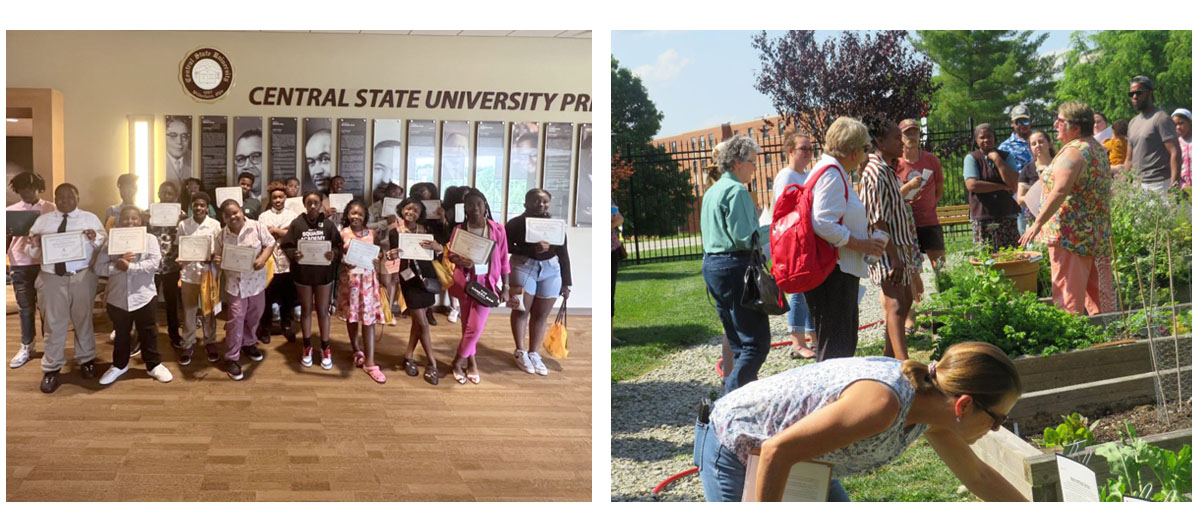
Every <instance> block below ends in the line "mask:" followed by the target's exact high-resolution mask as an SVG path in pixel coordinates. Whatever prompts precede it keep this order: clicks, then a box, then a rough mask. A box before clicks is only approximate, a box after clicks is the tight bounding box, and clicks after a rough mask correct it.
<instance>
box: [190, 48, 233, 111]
mask: <svg viewBox="0 0 1200 531" xmlns="http://www.w3.org/2000/svg"><path fill="white" fill-rule="evenodd" d="M179 83H180V84H181V85H183V90H184V92H187V93H188V95H190V96H191V97H192V98H194V99H196V100H197V101H202V102H211V101H216V100H219V99H221V98H222V97H224V96H225V94H226V93H227V92H229V88H230V87H232V86H233V65H232V64H230V63H229V58H228V57H226V56H225V54H223V53H221V51H220V50H217V49H215V48H197V49H195V50H192V51H191V52H188V54H187V55H186V56H185V57H184V58H183V61H182V62H180V64H179Z"/></svg>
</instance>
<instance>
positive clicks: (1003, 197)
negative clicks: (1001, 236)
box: [967, 149, 1021, 219]
mask: <svg viewBox="0 0 1200 531" xmlns="http://www.w3.org/2000/svg"><path fill="white" fill-rule="evenodd" d="M997 152H998V153H1000V158H1001V159H1005V160H1007V159H1008V152H1006V151H999V150H997ZM971 156H972V157H974V158H975V166H976V167H978V168H979V180H981V181H984V182H989V183H997V184H1005V182H1004V179H1003V178H1001V177H1000V170H998V169H996V167H995V166H993V165H992V163H991V161H990V160H988V158H987V155H986V154H985V153H984V152H983V150H980V149H977V150H975V151H972V152H971ZM967 200H968V201H969V202H970V204H971V219H994V218H1005V217H1008V216H1011V215H1014V214H1017V213H1019V212H1020V211H1021V209H1020V207H1018V206H1017V201H1016V200H1015V199H1013V195H1012V192H1008V191H1006V190H1000V191H997V192H986V193H982V194H976V193H971V192H968V193H967Z"/></svg>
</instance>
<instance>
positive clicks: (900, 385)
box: [694, 342, 1028, 501]
mask: <svg viewBox="0 0 1200 531" xmlns="http://www.w3.org/2000/svg"><path fill="white" fill-rule="evenodd" d="M1020 396H1021V379H1020V376H1019V375H1018V374H1017V369H1016V367H1015V366H1014V365H1013V362H1012V360H1010V359H1009V358H1008V356H1007V355H1005V354H1004V352H1003V351H1001V350H1000V349H999V348H996V347H995V346H994V345H991V344H990V343H982V342H967V343H959V344H957V345H953V346H951V347H950V348H949V349H947V350H946V353H945V355H943V356H942V359H941V360H940V361H936V362H933V363H930V364H929V365H928V366H926V365H925V364H923V363H920V362H917V361H913V360H906V361H900V360H897V359H894V358H886V357H869V358H837V359H830V360H825V361H822V362H821V363H814V364H809V365H804V366H801V367H797V368H795V369H792V370H790V371H787V372H784V373H781V374H777V375H775V376H772V377H770V378H766V379H764V380H758V381H755V382H751V383H748V384H746V385H744V386H742V387H740V388H738V389H736V390H734V391H732V392H730V393H729V394H726V395H725V396H724V397H722V398H721V399H720V400H718V401H717V402H716V403H715V404H713V408H712V413H711V415H709V417H708V418H707V419H705V418H700V419H699V420H698V421H697V423H696V446H695V447H696V449H697V450H696V451H697V454H696V456H695V460H694V462H695V463H696V466H698V467H699V468H700V479H701V481H703V483H704V496H705V498H706V499H707V500H708V501H739V500H741V499H742V493H743V492H742V491H743V485H744V482H746V481H747V478H746V467H747V465H748V464H749V462H750V455H751V454H752V453H754V452H755V451H758V452H759V454H760V456H759V460H758V466H757V473H756V474H755V477H754V478H753V481H754V484H755V492H754V495H755V496H754V497H755V499H757V500H759V501H778V500H780V498H781V497H782V496H783V494H784V487H785V484H786V483H787V479H788V472H789V471H790V470H791V468H792V467H793V466H794V465H796V464H797V463H801V462H808V461H815V462H821V463H828V464H830V465H832V466H833V478H835V479H833V480H832V481H830V484H829V497H828V498H829V501H850V498H849V497H848V496H847V495H846V491H845V489H843V488H842V485H841V482H839V481H838V480H837V479H836V478H842V477H846V476H853V475H857V474H862V473H866V472H869V471H872V470H874V469H876V468H879V467H880V466H883V465H885V464H887V463H889V462H891V461H893V460H895V459H896V458H897V457H899V456H900V454H902V453H904V451H905V450H907V449H908V447H909V446H910V445H911V444H912V443H913V442H915V441H916V440H917V437H920V436H921V435H922V434H924V435H925V440H926V441H928V442H929V445H930V446H931V447H933V449H934V451H935V452H937V453H938V456H939V457H941V458H942V461H944V462H945V463H946V465H947V466H948V467H950V471H951V472H953V473H954V475H955V476H957V477H958V479H959V480H960V481H962V482H963V484H964V485H966V486H967V488H968V489H970V490H971V492H972V493H974V494H975V495H976V496H979V497H980V498H982V499H983V500H985V501H1028V500H1026V499H1025V497H1024V496H1023V495H1022V494H1021V493H1020V492H1018V491H1017V489H1016V488H1014V487H1013V486H1012V485H1011V484H1010V483H1009V482H1008V481H1007V480H1005V479H1004V476H1001V475H1000V474H999V473H998V472H996V471H995V470H994V469H992V467H991V466H989V465H988V464H987V463H984V462H983V461H981V460H980V459H979V457H977V456H976V455H975V453H974V452H973V451H972V450H971V447H970V445H971V444H973V443H974V442H975V441H977V440H979V438H980V437H983V436H984V435H986V434H987V432H988V431H989V430H991V431H995V430H998V429H1000V426H1001V424H1003V423H1004V420H1005V419H1006V418H1007V417H1008V412H1009V411H1010V410H1012V407H1013V405H1014V404H1016V402H1017V399H1018V398H1020Z"/></svg>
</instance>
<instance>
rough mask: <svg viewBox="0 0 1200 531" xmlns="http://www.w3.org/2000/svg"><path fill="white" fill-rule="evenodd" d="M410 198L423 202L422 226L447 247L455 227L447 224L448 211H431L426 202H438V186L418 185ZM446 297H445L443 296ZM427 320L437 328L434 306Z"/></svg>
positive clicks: (414, 187) (412, 189)
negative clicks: (451, 231) (452, 228)
mask: <svg viewBox="0 0 1200 531" xmlns="http://www.w3.org/2000/svg"><path fill="white" fill-rule="evenodd" d="M408 197H410V198H412V199H414V200H417V201H421V202H422V203H421V206H422V207H423V208H422V210H423V211H424V212H425V213H424V214H422V215H421V220H420V223H421V226H422V227H425V232H427V233H429V234H432V235H433V238H434V239H435V240H437V241H438V243H440V244H442V245H445V244H446V243H447V242H449V241H450V228H451V227H453V225H451V224H450V223H446V211H445V210H443V209H442V207H441V205H438V207H437V209H436V210H430V209H429V207H428V204H429V203H425V201H432V202H437V201H438V189H437V185H436V184H433V183H416V184H414V185H412V186H411V187H409V189H408ZM443 296H445V295H443ZM425 318H426V319H427V320H428V321H429V324H431V325H433V326H437V324H438V323H437V318H435V317H434V316H433V305H430V306H429V308H427V309H426V310H425Z"/></svg>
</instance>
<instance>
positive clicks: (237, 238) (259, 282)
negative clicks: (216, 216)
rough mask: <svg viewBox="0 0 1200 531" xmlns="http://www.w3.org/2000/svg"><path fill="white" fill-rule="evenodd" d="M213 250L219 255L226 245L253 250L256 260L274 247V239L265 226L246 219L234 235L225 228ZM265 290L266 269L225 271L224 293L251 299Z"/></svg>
mask: <svg viewBox="0 0 1200 531" xmlns="http://www.w3.org/2000/svg"><path fill="white" fill-rule="evenodd" d="M215 244H216V245H215V247H214V249H213V253H214V254H221V252H222V250H223V249H224V248H225V246H226V245H231V246H234V245H240V246H242V247H252V248H254V256H255V258H256V259H257V258H258V254H259V253H261V252H262V250H263V248H265V247H267V246H269V245H275V237H274V236H271V232H270V231H268V230H267V227H266V225H263V224H262V223H259V222H257V221H254V220H252V219H247V220H246V224H245V226H243V227H242V231H241V232H239V233H237V234H234V233H232V232H230V231H229V228H228V227H226V228H225V229H223V230H222V231H221V234H220V235H219V236H217V238H216V241H215ZM266 289H267V268H265V267H264V268H262V269H258V270H255V271H253V272H250V273H239V272H237V271H229V270H226V271H225V292H226V293H229V294H230V295H233V296H234V297H241V298H243V299H244V298H246V297H253V296H255V295H258V294H259V293H262V292H263V291H264V290H266Z"/></svg>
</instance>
